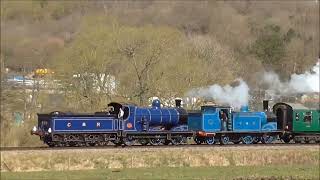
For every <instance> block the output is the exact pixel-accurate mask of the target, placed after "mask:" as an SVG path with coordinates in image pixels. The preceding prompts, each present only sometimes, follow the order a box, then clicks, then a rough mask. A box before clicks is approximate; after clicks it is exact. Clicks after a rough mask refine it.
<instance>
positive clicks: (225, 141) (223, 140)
mask: <svg viewBox="0 0 320 180" xmlns="http://www.w3.org/2000/svg"><path fill="white" fill-rule="evenodd" d="M229 141H230V138H229V137H228V136H221V138H220V144H221V145H226V144H229Z"/></svg>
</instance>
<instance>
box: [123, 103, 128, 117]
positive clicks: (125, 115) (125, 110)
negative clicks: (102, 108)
mask: <svg viewBox="0 0 320 180" xmlns="http://www.w3.org/2000/svg"><path fill="white" fill-rule="evenodd" d="M123 112H124V113H123V119H124V120H125V119H127V118H128V117H129V107H127V106H125V107H124V108H123Z"/></svg>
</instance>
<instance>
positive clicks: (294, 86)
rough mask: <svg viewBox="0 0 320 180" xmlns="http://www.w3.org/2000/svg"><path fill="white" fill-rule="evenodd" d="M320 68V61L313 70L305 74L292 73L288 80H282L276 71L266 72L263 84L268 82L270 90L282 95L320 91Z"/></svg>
mask: <svg viewBox="0 0 320 180" xmlns="http://www.w3.org/2000/svg"><path fill="white" fill-rule="evenodd" d="M319 68H320V62H318V63H317V64H316V65H315V66H314V67H313V68H312V70H311V71H307V72H305V73H304V74H292V75H291V77H290V80H289V81H286V82H281V81H280V79H279V76H278V75H277V74H276V73H274V72H264V73H263V78H262V80H263V81H262V84H266V85H267V86H268V89H269V90H272V91H274V92H276V93H277V94H280V95H290V94H295V93H313V92H319V91H320V90H319V71H320V69H319Z"/></svg>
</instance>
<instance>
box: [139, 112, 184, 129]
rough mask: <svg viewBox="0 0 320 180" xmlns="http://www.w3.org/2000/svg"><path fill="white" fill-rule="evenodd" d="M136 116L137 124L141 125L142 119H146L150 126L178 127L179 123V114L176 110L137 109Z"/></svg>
mask: <svg viewBox="0 0 320 180" xmlns="http://www.w3.org/2000/svg"><path fill="white" fill-rule="evenodd" d="M134 116H135V119H136V123H141V122H142V119H144V120H145V121H148V122H149V125H150V126H155V125H163V126H166V125H170V126H176V125H178V123H179V113H178V111H177V110H176V109H174V108H157V107H151V108H143V107H136V113H135V115H134ZM137 129H138V128H137Z"/></svg>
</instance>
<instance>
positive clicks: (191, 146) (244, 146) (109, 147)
mask: <svg viewBox="0 0 320 180" xmlns="http://www.w3.org/2000/svg"><path fill="white" fill-rule="evenodd" d="M294 146H297V147H303V146H308V147H310V146H312V147H319V150H320V144H295V143H291V144H284V143H273V144H249V145H244V144H227V145H223V146H221V145H218V144H217V145H207V144H201V145H198V144H183V145H178V146H173V145H168V146H151V145H147V146H141V145H132V146H115V145H107V146H92V147H46V146H41V147H1V151H32V150H72V149H82V150H83V149H88V150H90V149H116V148H126V149H137V148H142V149H146V148H147V149H160V148H162V149H166V148H169V149H171V148H198V147H211V148H247V147H266V148H267V147H294Z"/></svg>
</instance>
